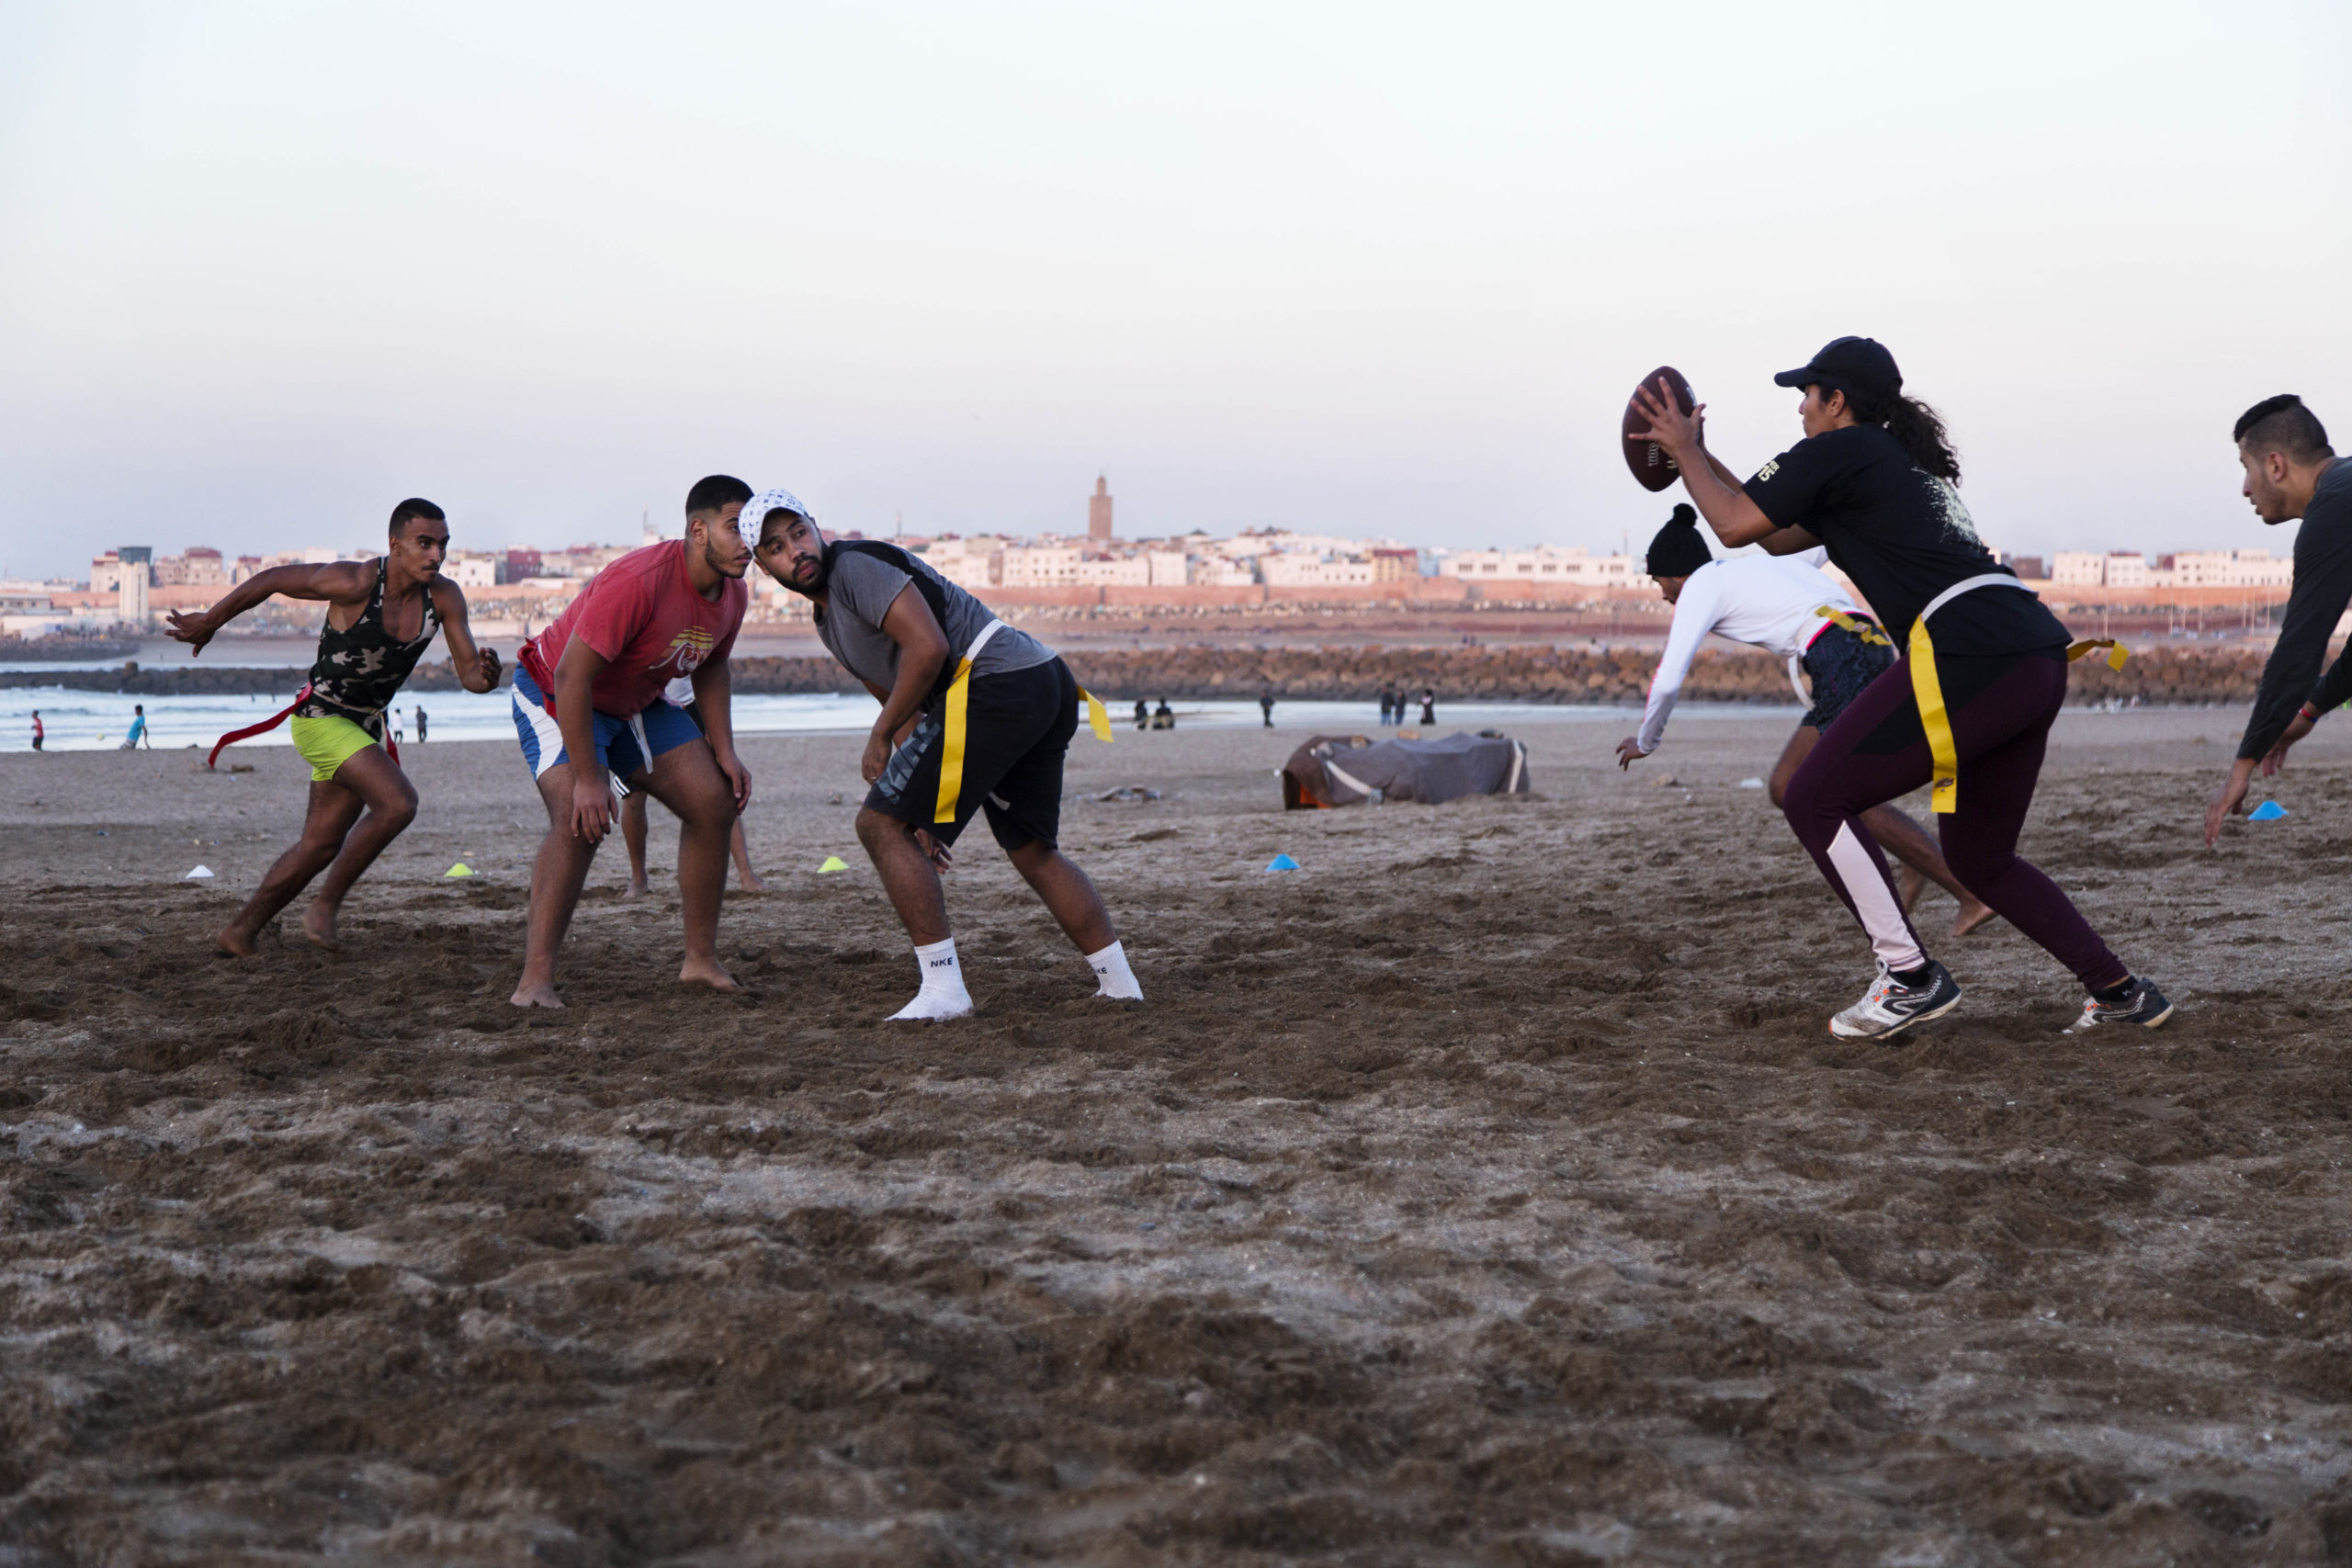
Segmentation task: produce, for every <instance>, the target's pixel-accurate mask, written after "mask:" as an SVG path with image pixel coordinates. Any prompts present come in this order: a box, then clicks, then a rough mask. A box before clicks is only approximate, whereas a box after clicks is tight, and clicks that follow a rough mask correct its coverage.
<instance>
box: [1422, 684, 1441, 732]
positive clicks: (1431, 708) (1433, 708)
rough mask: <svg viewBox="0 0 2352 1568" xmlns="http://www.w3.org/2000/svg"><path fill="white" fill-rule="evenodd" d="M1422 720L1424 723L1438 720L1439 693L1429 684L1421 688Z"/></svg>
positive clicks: (1432, 722)
mask: <svg viewBox="0 0 2352 1568" xmlns="http://www.w3.org/2000/svg"><path fill="white" fill-rule="evenodd" d="M1421 722H1422V723H1423V724H1435V723H1436V722H1437V693H1436V692H1435V691H1434V690H1432V689H1431V688H1430V687H1428V686H1423V687H1422V688H1421Z"/></svg>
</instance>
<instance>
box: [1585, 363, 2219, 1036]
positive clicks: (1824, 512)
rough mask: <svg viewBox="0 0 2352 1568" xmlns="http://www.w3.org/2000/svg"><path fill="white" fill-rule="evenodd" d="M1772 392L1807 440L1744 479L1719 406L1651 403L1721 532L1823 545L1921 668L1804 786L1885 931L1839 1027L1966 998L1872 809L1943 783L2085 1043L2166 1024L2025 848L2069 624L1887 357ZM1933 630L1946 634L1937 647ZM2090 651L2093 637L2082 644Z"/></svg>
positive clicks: (1848, 881)
mask: <svg viewBox="0 0 2352 1568" xmlns="http://www.w3.org/2000/svg"><path fill="white" fill-rule="evenodd" d="M1773 380H1774V382H1775V384H1777V385H1779V386H1782V387H1787V388H1791V389H1799V396H1800V400H1799V404H1798V408H1797V418H1798V423H1800V424H1801V425H1802V426H1803V427H1804V439H1802V440H1800V441H1799V442H1798V443H1797V444H1796V445H1795V446H1792V447H1790V448H1789V449H1788V450H1787V451H1785V452H1783V453H1781V455H1780V456H1779V457H1775V458H1773V459H1771V460H1770V462H1768V463H1766V464H1765V465H1764V466H1763V467H1762V468H1758V470H1757V471H1756V472H1755V474H1754V475H1753V476H1752V477H1751V478H1749V479H1747V482H1746V483H1744V484H1743V483H1742V482H1741V481H1740V479H1738V478H1737V477H1736V475H1735V474H1734V473H1733V472H1732V471H1731V469H1730V468H1727V467H1725V466H1724V464H1723V463H1721V462H1719V461H1717V460H1716V459H1715V458H1714V457H1713V455H1712V454H1710V453H1709V452H1708V450H1707V445H1706V439H1705V425H1704V423H1703V419H1704V406H1703V405H1699V406H1697V407H1694V408H1693V410H1692V411H1691V412H1688V413H1685V412H1682V410H1681V408H1680V407H1679V404H1678V402H1677V401H1676V400H1674V399H1672V398H1670V397H1668V396H1666V395H1664V391H1663V388H1664V385H1665V383H1664V379H1663V378H1660V381H1659V384H1658V386H1657V387H1645V388H1643V389H1641V390H1640V391H1638V392H1636V393H1635V394H1634V400H1635V402H1636V404H1637V405H1638V406H1639V407H1640V409H1641V412H1642V413H1643V414H1644V415H1645V417H1646V418H1647V419H1648V422H1649V424H1648V429H1647V430H1646V432H1644V431H1630V432H1628V433H1627V439H1628V440H1649V441H1655V442H1657V444H1658V446H1660V447H1662V448H1663V449H1664V450H1665V453H1666V455H1667V456H1668V457H1671V458H1673V459H1674V462H1675V465H1676V468H1678V470H1679V473H1680V475H1681V479H1682V484H1683V487H1684V489H1685V490H1686V491H1688V492H1689V494H1690V498H1691V502H1693V503H1695V504H1696V505H1697V507H1698V509H1699V512H1700V514H1701V515H1702V516H1703V517H1705V518H1706V520H1707V524H1708V526H1710V527H1712V528H1713V530H1714V533H1715V537H1716V538H1718V539H1720V540H1722V541H1723V543H1724V545H1725V546H1727V547H1731V548H1734V549H1736V548H1738V547H1741V546H1743V545H1755V544H1760V545H1762V546H1763V547H1764V552H1765V554H1767V555H1772V556H1789V555H1795V554H1797V553H1798V552H1800V551H1804V550H1809V549H1812V548H1814V547H1816V546H1826V547H1827V549H1828V552H1829V558H1830V559H1831V560H1833V561H1835V562H1836V563H1837V564H1838V567H1839V569H1840V570H1843V571H1844V572H1845V573H1846V574H1847V576H1848V577H1849V578H1850V579H1852V581H1853V583H1854V586H1855V587H1856V588H1857V589H1858V590H1859V591H1860V593H1861V595H1862V597H1863V599H1864V600H1865V601H1867V602H1868V603H1869V604H1870V606H1871V609H1872V611H1873V612H1875V613H1876V614H1877V615H1878V616H1879V624H1880V625H1881V626H1883V627H1885V628H1886V631H1887V634H1888V635H1889V636H1890V637H1893V638H1894V642H1895V645H1896V646H1897V647H1898V648H1900V649H1904V650H1905V651H1904V655H1903V657H1902V658H1901V659H1899V660H1897V661H1896V662H1895V664H1894V667H1893V668H1892V669H1890V670H1888V671H1886V673H1884V674H1883V675H1881V676H1880V677H1879V678H1878V679H1877V680H1875V681H1873V682H1871V683H1870V684H1869V685H1868V686H1866V687H1864V688H1863V690H1862V692H1861V694H1860V695H1859V696H1857V697H1856V698H1854V700H1853V701H1852V702H1851V703H1850V704H1849V705H1848V706H1847V708H1846V711H1845V712H1844V713H1843V714H1841V715H1839V716H1838V719H1837V721H1836V722H1835V723H1833V724H1831V725H1830V726H1829V728H1827V729H1826V730H1825V731H1824V732H1823V733H1822V736H1821V739H1820V740H1819V741H1818V742H1816V743H1815V746H1814V748H1813V750H1811V751H1809V752H1808V753H1806V755H1805V758H1804V761H1803V762H1801V763H1799V764H1798V766H1797V770H1796V772H1795V773H1793V774H1792V776H1791V777H1790V779H1789V781H1788V785H1787V788H1786V791H1785V793H1784V795H1783V799H1782V807H1783V809H1784V810H1785V811H1786V813H1787V815H1788V818H1789V826H1790V827H1791V828H1792V829H1795V831H1796V835H1797V839H1798V840H1799V841H1800V842H1802V843H1803V844H1804V847H1805V849H1806V851H1807V852H1809V853H1810V854H1811V855H1812V856H1813V858H1814V863H1815V865H1817V866H1818V867H1819V868H1820V870H1821V874H1822V875H1823V876H1824V877H1825V878H1826V879H1827V881H1828V883H1829V885H1830V886H1831V887H1832V888H1834V889H1835V890H1836V891H1837V893H1838V897H1839V898H1840V899H1842V900H1843V901H1844V902H1845V905H1846V907H1847V908H1848V909H1849V910H1851V911H1852V913H1853V915H1854V918H1855V919H1856V921H1857V922H1858V923H1859V924H1860V926H1861V928H1862V931H1863V933H1864V935H1865V936H1866V937H1867V938H1868V940H1869V942H1870V947H1871V956H1872V957H1873V958H1874V959H1875V960H1876V963H1877V970H1878V973H1877V975H1876V976H1875V977H1874V978H1873V979H1872V980H1871V983H1870V985H1869V986H1868V987H1866V988H1865V989H1864V991H1863V993H1862V995H1861V997H1860V999H1858V1000H1857V1001H1855V1002H1854V1003H1853V1005H1852V1006H1850V1007H1848V1008H1846V1009H1844V1010H1840V1011H1839V1012H1838V1013H1837V1014H1836V1015H1835V1016H1834V1017H1832V1018H1831V1019H1830V1020H1829V1032H1831V1033H1832V1034H1834V1035H1837V1036H1838V1037H1839V1038H1840V1039H1846V1040H1881V1041H1884V1040H1892V1039H1894V1037H1895V1036H1897V1035H1899V1034H1901V1033H1902V1032H1904V1031H1905V1030H1907V1029H1910V1028H1912V1027H1913V1026H1915V1025H1917V1024H1920V1023H1924V1022H1926V1021H1928V1020H1929V1019H1933V1018H1939V1017H1941V1016H1942V1015H1944V1014H1945V1013H1948V1012H1950V1011H1951V1010H1952V1009H1953V1008H1954V1007H1956V1006H1958V1005H1959V1003H1960V987H1959V985H1958V983H1957V982H1955V981H1954V980H1953V979H1952V977H1951V973H1950V972H1949V971H1948V970H1946V969H1945V968H1944V966H1943V965H1942V964H1939V963H1937V962H1936V961H1935V960H1934V959H1933V958H1931V957H1929V956H1928V950H1927V947H1926V945H1925V944H1924V943H1922V942H1920V940H1919V934H1918V932H1917V930H1916V929H1914V928H1913V926H1912V924H1911V918H1910V915H1909V913H1908V912H1907V911H1906V910H1905V908H1904V907H1903V901H1902V897H1901V896H1900V895H1899V894H1898V893H1897V892H1896V890H1895V886H1894V877H1893V876H1892V875H1891V874H1889V873H1888V871H1887V868H1886V857H1885V855H1884V854H1883V852H1882V851H1881V850H1880V848H1879V846H1878V842H1877V840H1874V839H1873V838H1872V837H1871V830H1870V827H1869V825H1868V823H1867V822H1866V821H1865V820H1864V818H1863V814H1864V813H1865V812H1868V811H1869V810H1870V809H1871V807H1875V806H1881V805H1883V804H1885V803H1886V802H1888V801H1891V800H1894V799H1895V798H1896V797H1898V796H1900V795H1908V794H1910V793H1911V792H1912V791H1913V790H1915V789H1917V788H1919V787H1920V786H1922V785H1927V784H1931V785H1932V786H1933V788H1934V804H1935V807H1936V815H1937V818H1938V820H1937V824H1936V825H1937V828H1938V829H1939V836H1940V839H1941V841H1942V848H1943V852H1944V859H1945V861H1946V863H1948V864H1949V865H1950V866H1951V869H1952V871H1953V872H1954V873H1955V874H1958V876H1959V877H1960V880H1961V883H1962V886H1966V887H1967V888H1968V889H1969V890H1970V891H1971V892H1973V893H1974V894H1975V895H1976V896H1977V897H1980V898H1982V899H1983V900H1984V901H1985V903H1987V904H1989V905H1991V906H1992V907H1993V908H1995V909H1996V910H1998V911H1999V912H2000V914H2001V917H2002V919H2006V920H2007V921H2008V922H2009V923H2010V924H2011V925H2013V926H2015V927H2016V928H2017V929H2018V931H2021V932H2023V933H2024V934H2025V935H2026V936H2028V937H2030V938H2031V939H2032V940H2033V941H2034V942H2036V943H2038V944H2040V946H2041V948H2042V950H2043V951H2044V952H2046V953H2050V954H2051V956H2052V957H2053V958H2056V959H2057V960H2058V961H2059V962H2060V963H2061V964H2064V965H2065V966H2066V968H2067V969H2068V970H2070V971H2072V972H2073V974H2074V976H2075V979H2076V980H2077V981H2078V982H2079V983H2080V984H2081V986H2082V987H2083V988H2084V989H2085V990H2086V991H2087V992H2088V993H2089V998H2088V999H2087V1000H2086V1002H2085V1004H2084V1007H2083V1011H2082V1013H2081V1015H2080V1016H2078V1017H2077V1018H2076V1019H2075V1021H2074V1022H2073V1023H2072V1024H2071V1025H2069V1026H2068V1029H2069V1031H2070V1032H2078V1031H2084V1030H2090V1029H2106V1028H2110V1027H2119V1026H2124V1025H2130V1026H2133V1027H2139V1028H2147V1029H2153V1028H2154V1027H2156V1026H2157V1025H2159V1024H2161V1023H2163V1022H2164V1021H2165V1020H2166V1019H2168V1018H2170V1017H2171V1016H2172V1014H2173V1006H2172V1003H2171V1002H2170V1001H2168V1000H2166V999H2165V996H2164V993H2163V992H2161V991H2159V990H2158V989H2157V988H2156V987H2154V985H2152V984H2151V983H2150V982H2149V981H2148V980H2147V979H2146V978H2144V977H2143V976H2136V975H2134V974H2133V973H2132V972H2131V969H2130V968H2129V967H2128V966H2127V965H2126V964H2124V963H2123V961H2122V960H2121V959H2120V958H2118V957H2117V956H2116V955H2115V953H2113V952H2112V951H2110V950H2109V947H2108V945H2107V943H2106V942H2104V941H2103V940H2101V938H2100V937H2099V934H2098V931H2095V930H2093V929H2092V927H2091V924H2090V922H2089V921H2088V920H2086V919H2083V916H2082V911H2080V910H2079V909H2077V908H2075V905H2074V901H2073V900H2072V899H2070V898H2068V897H2066V895H2065V893H2064V891H2063V890H2062V889H2061V888H2060V887H2059V886H2058V885H2057V884H2056V883H2055V882H2052V880H2051V879H2050V878H2049V877H2048V876H2046V875H2044V874H2042V873H2041V871H2040V870H2038V869H2036V868H2035V867H2034V866H2033V865H2032V864H2030V863H2028V862H2027V861H2025V860H2023V859H2020V858H2019V857H2018V852H2017V845H2018V831H2019V829H2022V828H2023V827H2024V826H2025V818H2026V814H2027V812H2028V810H2029V809H2030V807H2031V806H2032V804H2033V791H2034V785H2035V784H2036V783H2037V782H2039V780H2040V778H2041V763H2042V756H2043V753H2044V751H2045V750H2046V749H2047V747H2048V745H2049V739H2050V728H2051V726H2052V724H2054V723H2056V722H2057V718H2058V716H2059V714H2060V713H2062V712H2063V711H2064V707H2065V702H2066V679H2067V677H2066V666H2067V661H2068V658H2069V654H2070V649H2069V644H2068V635H2067V631H2066V628H2065V626H2064V624H2063V623H2061V622H2060V621H2059V619H2058V617H2057V616H2055V615H2052V614H2051V613H2050V610H2049V607H2048V606H2046V605H2045V604H2042V603H2041V600H2040V599H2038V598H2036V597H2035V596H2034V595H2033V593H2032V592H2030V591H2028V590H2026V589H2024V588H2023V587H2022V586H2021V585H2020V584H2019V582H2018V578H2017V574H2016V573H2015V572H2013V571H2010V570H2007V568H2005V567H2002V566H2001V565H1999V564H1998V563H1997V562H1996V561H1995V560H1994V559H1993V557H1992V555H1991V553H1990V552H1989V551H1987V550H1986V549H1985V545H1984V541H1983V540H1981V539H1979V538H1978V537H1977V535H1976V529H1975V525H1974V524H1973V521H1972V520H1971V519H1970V517H1969V514H1968V508H1967V507H1966V506H1965V505H1963V504H1962V502H1961V499H1960V491H1959V489H1958V486H1959V483H1960V457H1959V455H1958V454H1957V453H1956V452H1954V451H1953V450H1952V446H1951V438H1950V436H1949V435H1948V434H1946V432H1945V430H1944V425H1943V421H1942V419H1941V418H1940V416H1939V415H1938V414H1937V412H1936V411H1935V410H1934V409H1932V408H1930V407H1928V405H1927V404H1926V403H1923V402H1921V401H1920V400H1917V398H1913V397H1908V396H1906V395H1905V392H1904V389H1903V374H1902V372H1901V371H1900V370H1899V369H1897V368H1896V367H1895V362H1894V355H1892V354H1890V353H1888V352H1887V350H1886V348H1885V345H1883V344H1880V343H1878V342H1876V341H1874V340H1873V339H1871V338H1865V337H1841V338H1838V339H1836V340H1834V341H1833V342H1831V343H1829V344H1826V345H1824V346H1823V347H1822V349H1821V350H1820V351H1819V352H1818V353H1816V354H1815V355H1814V356H1813V358H1812V360H1811V361H1810V362H1808V363H1807V364H1804V365H1803V366H1800V367H1797V368H1796V369H1794V370H1784V371H1782V372H1781V373H1780V374H1779V375H1778V376H1776V377H1774V378H1773ZM1931 634H1932V635H1931ZM2083 646H2084V647H2088V646H2089V645H2087V644H2086V645H2083Z"/></svg>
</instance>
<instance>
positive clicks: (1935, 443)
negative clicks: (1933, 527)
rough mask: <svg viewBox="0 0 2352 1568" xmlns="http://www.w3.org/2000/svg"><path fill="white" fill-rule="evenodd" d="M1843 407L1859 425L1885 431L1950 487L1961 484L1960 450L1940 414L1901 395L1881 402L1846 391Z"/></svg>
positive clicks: (1907, 454) (1907, 452) (1913, 460)
mask: <svg viewBox="0 0 2352 1568" xmlns="http://www.w3.org/2000/svg"><path fill="white" fill-rule="evenodd" d="M1846 406H1847V407H1848V408H1849V409H1851V410H1852V411H1853V413H1854V418H1855V419H1856V420H1857V421H1859V422H1860V423H1863V424H1875V425H1879V426H1882V427H1883V428H1884V430H1885V431H1886V433H1887V434H1889V435H1892V436H1894V440H1895V444H1896V445H1897V446H1901V447H1902V448H1903V450H1904V452H1905V455H1906V456H1908V457H1910V459H1911V461H1912V462H1913V463H1915V464H1917V466H1918V467H1920V468H1924V469H1926V470H1927V471H1928V473H1931V474H1933V475H1935V476H1936V478H1938V479H1942V480H1944V481H1945V482H1947V483H1949V484H1955V485H1956V484H1958V483H1960V449H1959V448H1958V447H1956V446H1953V445H1952V444H1951V432H1949V431H1947V430H1946V429H1944V419H1943V415H1941V414H1939V413H1938V412H1936V411H1935V410H1934V409H1932V408H1930V407H1928V405H1927V404H1926V403H1923V402H1921V401H1920V400H1918V399H1917V398H1906V397H1905V396H1904V395H1903V394H1902V393H1900V392H1897V393H1895V394H1894V397H1893V398H1892V399H1890V400H1880V399H1877V398H1870V397H1856V396H1855V395H1854V394H1853V393H1852V392H1850V391H1849V392H1847V393H1846Z"/></svg>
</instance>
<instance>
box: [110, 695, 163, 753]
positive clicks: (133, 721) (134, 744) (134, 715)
mask: <svg viewBox="0 0 2352 1568" xmlns="http://www.w3.org/2000/svg"><path fill="white" fill-rule="evenodd" d="M142 740H145V741H146V742H147V750H150V751H153V750H154V749H155V743H154V742H153V740H148V739H147V705H146V704H145V703H133V704H131V705H130V734H129V735H128V736H125V737H124V738H123V742H122V744H121V745H120V746H118V747H116V748H115V750H118V751H135V750H138V749H139V743H140V742H141V741H142Z"/></svg>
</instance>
